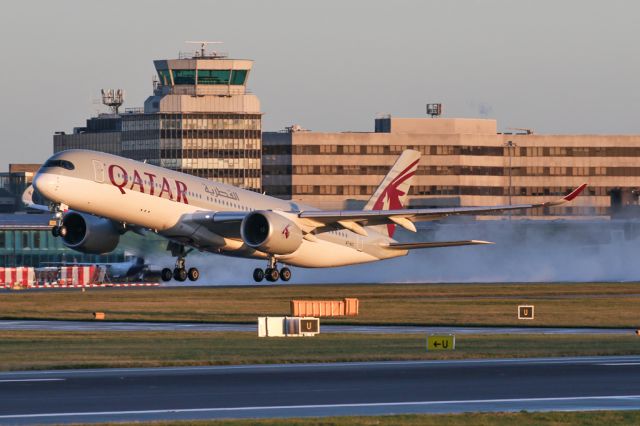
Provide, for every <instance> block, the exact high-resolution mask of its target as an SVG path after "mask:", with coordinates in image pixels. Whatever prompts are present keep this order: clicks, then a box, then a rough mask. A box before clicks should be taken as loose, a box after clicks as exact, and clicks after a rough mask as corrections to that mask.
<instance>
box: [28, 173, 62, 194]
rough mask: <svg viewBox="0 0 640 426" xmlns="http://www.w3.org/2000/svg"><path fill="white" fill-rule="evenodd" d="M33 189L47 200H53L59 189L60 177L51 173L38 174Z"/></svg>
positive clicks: (34, 179)
mask: <svg viewBox="0 0 640 426" xmlns="http://www.w3.org/2000/svg"><path fill="white" fill-rule="evenodd" d="M33 187H34V188H35V189H36V190H37V191H38V192H39V193H40V194H42V195H43V196H44V197H45V198H48V199H51V200H52V199H53V198H51V197H52V196H53V194H54V193H55V192H56V190H57V189H58V177H57V176H56V175H53V174H51V173H42V172H38V173H37V174H36V175H35V177H34V178H33Z"/></svg>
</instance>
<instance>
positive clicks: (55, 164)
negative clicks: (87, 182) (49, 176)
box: [42, 160, 76, 170]
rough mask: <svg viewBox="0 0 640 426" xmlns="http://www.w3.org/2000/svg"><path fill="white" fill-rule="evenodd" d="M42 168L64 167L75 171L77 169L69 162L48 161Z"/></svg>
mask: <svg viewBox="0 0 640 426" xmlns="http://www.w3.org/2000/svg"><path fill="white" fill-rule="evenodd" d="M42 167H43V168H44V167H62V168H63V169H67V170H73V169H75V168H76V167H75V166H74V165H73V163H72V162H71V161H67V160H48V161H47V162H46V163H44V164H43V165H42Z"/></svg>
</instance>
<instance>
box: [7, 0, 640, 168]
mask: <svg viewBox="0 0 640 426" xmlns="http://www.w3.org/2000/svg"><path fill="white" fill-rule="evenodd" d="M638 16H640V2H638V1H636V0H626V1H622V0H609V1H606V2H603V1H592V0H563V1H557V0H556V1H553V0H537V1H529V0H483V1H472V0H467V1H463V0H456V1H453V0H440V1H432V0H416V1H408V0H396V1H389V0H387V1H377V0H348V1H347V0H323V1H300V0H286V1H285V0H282V1H278V0H271V1H265V0H242V1H236V2H231V1H224V2H222V1H214V0H208V1H193V0H182V1H180V2H169V1H163V0H155V1H147V0H135V1H122V0H110V1H108V2H105V1H93V0H59V1H44V0H43V1H35V0H20V1H13V0H9V1H4V2H3V12H2V14H1V15H0V52H1V54H2V55H3V59H2V72H1V73H0V75H1V76H2V78H0V93H1V98H0V99H1V101H0V126H1V129H2V131H1V132H0V135H1V136H0V147H1V151H0V152H1V153H2V155H1V156H0V171H5V170H7V165H8V164H9V163H21V162H26V163H40V162H43V161H44V160H45V159H46V158H47V157H48V156H49V155H50V154H51V153H52V150H53V141H52V140H53V136H52V135H53V133H54V132H55V131H66V132H70V131H71V130H72V129H73V127H76V126H82V125H84V122H85V120H86V119H87V118H88V117H90V116H93V115H96V113H97V112H100V111H102V112H105V111H106V109H105V108H104V107H102V106H101V105H100V103H99V96H100V89H101V88H122V89H124V90H125V91H126V102H125V105H124V107H140V106H142V104H143V102H144V100H145V98H146V97H148V96H149V95H150V94H151V91H152V85H151V81H152V76H153V75H154V68H153V62H152V61H153V60H154V59H166V58H174V57H177V54H178V52H179V51H186V50H191V49H192V47H191V46H189V45H186V44H184V41H186V40H216V41H223V42H224V44H223V45H222V46H221V47H220V50H223V51H226V52H229V54H230V56H231V57H235V58H242V59H253V60H254V61H255V64H254V69H253V72H252V74H251V76H250V80H249V84H248V86H249V89H250V90H251V91H252V92H253V93H255V94H256V95H257V96H258V97H259V98H260V100H261V104H262V111H263V112H264V119H263V130H266V131H274V130H279V129H282V128H284V127H285V126H289V125H291V124H294V123H295V124H300V125H302V126H303V127H305V128H307V129H311V130H314V131H327V132H332V131H346V130H352V131H372V130H373V123H374V118H375V117H376V115H378V114H392V115H393V116H398V117H422V116H424V115H425V114H424V113H425V104H426V103H430V102H441V103H443V109H444V116H445V117H476V118H493V119H496V120H497V121H498V128H499V129H501V130H506V129H508V128H530V129H533V130H535V131H536V133H554V134H572V133H579V134H591V133H597V134H640V119H639V118H640V85H639V84H638V79H639V77H640V54H638V53H639V48H638V41H639V40H640V25H638V24H637V17H638Z"/></svg>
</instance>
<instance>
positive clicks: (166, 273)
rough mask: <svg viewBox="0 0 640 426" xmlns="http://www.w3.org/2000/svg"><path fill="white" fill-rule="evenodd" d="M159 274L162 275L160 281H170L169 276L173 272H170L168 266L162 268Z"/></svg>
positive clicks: (171, 276) (170, 276) (171, 275)
mask: <svg viewBox="0 0 640 426" xmlns="http://www.w3.org/2000/svg"><path fill="white" fill-rule="evenodd" d="M160 276H161V277H162V281H171V278H173V272H171V269H169V268H164V269H163V270H162V272H161V273H160Z"/></svg>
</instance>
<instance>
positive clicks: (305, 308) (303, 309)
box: [291, 298, 360, 317]
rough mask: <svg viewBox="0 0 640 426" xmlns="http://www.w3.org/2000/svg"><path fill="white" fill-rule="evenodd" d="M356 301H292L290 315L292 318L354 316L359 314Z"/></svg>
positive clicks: (347, 299)
mask: <svg viewBox="0 0 640 426" xmlns="http://www.w3.org/2000/svg"><path fill="white" fill-rule="evenodd" d="M359 307H360V303H359V301H358V299H354V298H345V299H344V300H342V301H337V300H292V301H291V315H292V316H294V317H342V316H356V315H358V312H359Z"/></svg>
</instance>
